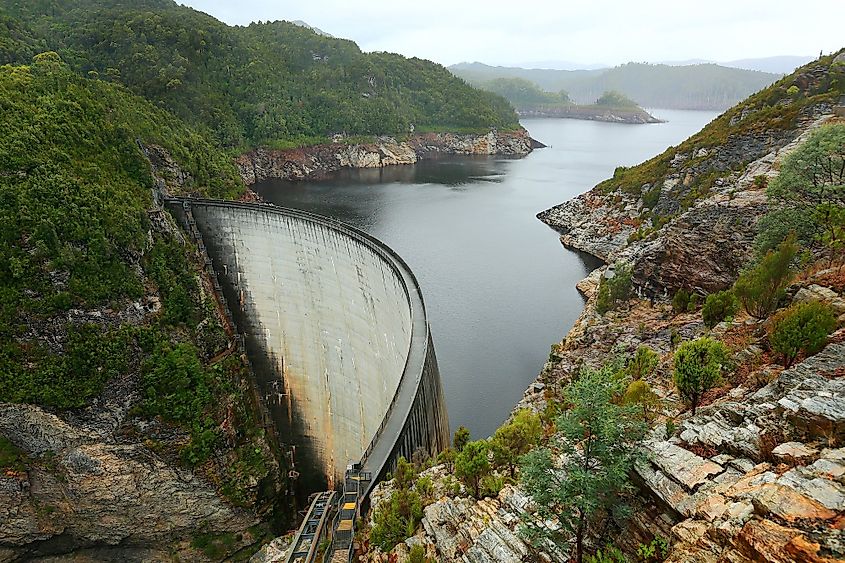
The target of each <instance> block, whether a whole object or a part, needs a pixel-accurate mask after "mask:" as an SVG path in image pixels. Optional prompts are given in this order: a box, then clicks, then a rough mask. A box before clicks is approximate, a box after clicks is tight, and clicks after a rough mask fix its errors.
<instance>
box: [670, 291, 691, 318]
mask: <svg viewBox="0 0 845 563" xmlns="http://www.w3.org/2000/svg"><path fill="white" fill-rule="evenodd" d="M689 299H690V294H689V292H688V291H687V290H686V289H683V288H682V289H679V290H678V291H677V292H675V296H674V297H673V298H672V310H674V311H675V313H686V312H687V309H688V308H689Z"/></svg>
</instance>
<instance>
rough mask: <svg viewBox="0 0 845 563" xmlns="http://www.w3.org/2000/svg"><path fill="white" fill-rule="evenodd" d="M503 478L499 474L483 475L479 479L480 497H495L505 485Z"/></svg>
mask: <svg viewBox="0 0 845 563" xmlns="http://www.w3.org/2000/svg"><path fill="white" fill-rule="evenodd" d="M505 482H506V481H505V478H504V477H502V476H499V475H485V476H484V477H483V478H482V479H481V497H482V498H483V497H490V498H496V497H497V496H499V493H500V492H501V491H502V488H503V487H504V486H505Z"/></svg>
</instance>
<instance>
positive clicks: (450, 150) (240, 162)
mask: <svg viewBox="0 0 845 563" xmlns="http://www.w3.org/2000/svg"><path fill="white" fill-rule="evenodd" d="M543 147H545V145H544V144H543V143H540V142H539V141H537V140H535V139H532V138H531V136H530V135H529V134H528V131H527V130H526V129H525V128H523V127H520V128H519V129H516V130H513V131H498V130H496V129H491V130H490V131H489V132H487V133H486V134H458V133H420V134H414V135H412V136H411V137H410V138H409V139H407V140H403V141H398V140H397V139H396V138H394V137H379V138H378V139H377V140H376V141H374V142H371V143H357V144H349V145H347V144H343V143H329V144H322V145H312V146H308V147H301V148H295V149H265V148H258V149H253V150H251V151H249V152H247V153H244V154H242V155H240V156H239V157H237V158H236V159H235V165H236V166H237V168H238V172H239V173H240V176H241V179H242V180H243V182H244V184H246V185H247V186H248V187H249V186H252V185H253V184H255V183H257V182H260V181H262V180H266V179H269V178H278V179H282V180H292V181H298V180H316V179H320V178H324V177H326V176H327V175H329V174H330V173H332V172H336V171H338V170H342V169H345V168H384V167H387V166H399V165H407V164H416V163H417V162H418V161H420V160H424V159H428V158H435V157H438V156H441V155H502V156H507V155H513V156H524V155H527V154H530V153H531V151H533V150H534V149H536V148H543Z"/></svg>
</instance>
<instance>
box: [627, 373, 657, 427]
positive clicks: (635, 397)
mask: <svg viewBox="0 0 845 563" xmlns="http://www.w3.org/2000/svg"><path fill="white" fill-rule="evenodd" d="M622 402H623V403H625V404H626V405H637V406H640V407H642V409H643V420H646V421H647V420H650V418H651V412H652V411H653V409H655V408H656V407H657V405H659V404H660V397H658V396H657V395H656V394H655V392H654V391H652V389H651V385H649V384H648V383H646V382H645V381H643V380H642V379H638V380H636V381H632V382H631V383H630V384H629V385H628V388H627V389H625V395H624V396H623V398H622Z"/></svg>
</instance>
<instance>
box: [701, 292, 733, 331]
mask: <svg viewBox="0 0 845 563" xmlns="http://www.w3.org/2000/svg"><path fill="white" fill-rule="evenodd" d="M737 311H739V301H737V299H736V295H734V292H733V291H730V290H726V291H717V292H716V293H711V294H710V295H708V296H707V299H705V300H704V307H702V308H701V316H702V318H703V319H704V324H705V325H706V326H707V328H713V327H714V326H716V325H717V324H719V323H720V322H722V321H724V320H725V319H728V318H731V317H733V316H734V315H736V313H737Z"/></svg>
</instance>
